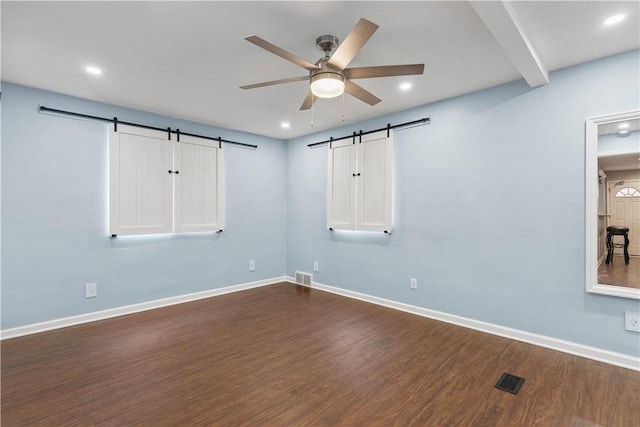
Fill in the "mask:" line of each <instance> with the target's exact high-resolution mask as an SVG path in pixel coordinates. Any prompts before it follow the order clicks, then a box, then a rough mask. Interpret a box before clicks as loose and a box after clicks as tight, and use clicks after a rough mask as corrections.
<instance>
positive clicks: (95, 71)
mask: <svg viewBox="0 0 640 427" xmlns="http://www.w3.org/2000/svg"><path fill="white" fill-rule="evenodd" d="M84 70H85V71H86V72H87V73H89V74H91V75H94V76H99V75H100V74H102V70H101V69H100V68H98V67H94V66H93V65H87V66H86V67H84Z"/></svg>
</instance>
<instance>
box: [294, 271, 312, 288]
mask: <svg viewBox="0 0 640 427" xmlns="http://www.w3.org/2000/svg"><path fill="white" fill-rule="evenodd" d="M296 284H298V285H302V286H311V275H310V274H309V273H302V272H300V271H296Z"/></svg>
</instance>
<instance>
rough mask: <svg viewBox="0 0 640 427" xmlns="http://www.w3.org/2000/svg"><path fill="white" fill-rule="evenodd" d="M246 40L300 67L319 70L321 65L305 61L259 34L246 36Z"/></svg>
mask: <svg viewBox="0 0 640 427" xmlns="http://www.w3.org/2000/svg"><path fill="white" fill-rule="evenodd" d="M245 40H247V41H249V42H251V43H253V44H255V45H256V46H259V47H261V48H263V49H265V50H268V51H269V52H271V53H273V54H275V55H278V56H279V57H280V58H283V59H286V60H287V61H289V62H293V63H294V64H296V65H299V66H300V67H302V68H304V69H306V70H309V71H314V70H319V69H320V67H318V66H317V65H315V64H312V63H311V62H309V61H305V60H304V59H302V58H300V57H298V56H296V55H294V54H293V53H290V52H287V51H286V50H284V49H282V48H279V47H278V46H276V45H274V44H271V43H269V42H268V41H266V40H263V39H261V38H260V37H258V36H249V37H245Z"/></svg>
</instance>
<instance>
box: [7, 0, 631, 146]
mask: <svg viewBox="0 0 640 427" xmlns="http://www.w3.org/2000/svg"><path fill="white" fill-rule="evenodd" d="M485 6H486V5H485ZM639 6H640V2H637V1H630V2H622V1H602V2H592V1H571V2H553V1H540V2H511V3H510V4H509V5H507V6H504V7H506V8H507V9H508V11H510V12H509V16H510V17H511V20H512V21H513V22H512V23H513V24H514V25H513V27H515V28H516V30H517V31H520V33H521V34H522V35H523V36H524V37H523V38H524V40H528V43H526V46H528V48H522V47H517V46H516V49H520V51H519V52H518V54H519V55H520V56H522V55H524V56H525V57H527V55H529V57H535V54H536V53H537V58H538V59H539V62H541V64H539V65H541V67H540V69H541V70H544V69H546V70H548V71H553V70H556V69H558V68H563V67H567V66H570V65H574V64H578V63H582V62H586V61H590V60H594V59H598V58H602V57H605V56H609V55H613V54H616V53H620V52H624V51H628V50H631V49H637V48H639V47H640V15H639ZM474 7H475V8H474ZM498 7H502V6H500V5H498ZM504 7H503V8H504ZM1 8H2V10H1V13H2V68H1V70H2V79H3V80H5V81H8V82H13V83H19V84H24V85H28V86H33V87H37V88H43V89H48V90H52V91H56V92H61V93H66V94H70V95H75V96H79V97H83V98H88V99H93V100H97V101H102V102H107V103H111V104H116V105H121V106H126V107H133V108H138V109H142V110H146V111H151V112H157V113H161V114H166V115H169V116H174V117H179V118H184V119H189V120H193V121H197V122H203V123H208V124H212V125H216V126H221V127H225V128H229V129H238V130H242V131H246V132H252V133H256V134H261V135H266V136H271V137H276V138H283V139H288V138H292V137H297V136H300V135H305V134H310V133H314V132H317V131H320V130H324V129H329V128H333V127H336V126H339V125H341V124H343V123H342V122H341V117H342V113H343V112H344V114H345V122H346V123H348V122H356V121H360V120H364V119H369V118H373V117H377V116H381V115H384V114H388V113H391V112H395V111H401V110H405V109H408V108H411V107H414V106H418V105H423V104H427V103H430V102H433V101H436V100H439V99H444V98H449V97H452V96H456V95H460V94H464V93H468V92H472V91H476V90H479V89H483V88H487V87H491V86H495V85H498V84H501V83H505V82H509V81H513V80H517V79H520V78H522V75H524V73H523V74H521V72H522V69H521V67H519V66H514V65H513V64H516V65H517V62H518V61H517V59H516V57H515V56H514V55H513V52H510V51H509V50H508V49H507V48H504V49H503V46H505V40H504V39H503V40H500V41H497V40H496V38H494V35H493V34H498V33H496V32H495V31H494V30H495V29H496V28H495V27H494V28H492V29H491V30H489V29H488V27H487V25H486V24H485V22H487V21H486V19H485V20H483V19H481V18H480V16H479V15H478V13H480V6H478V5H475V6H474V5H472V4H470V3H469V2H466V1H457V2H453V1H450V2H418V1H411V2H397V1H390V2H387V1H371V2H355V1H353V2H350V1H347V2H345V1H325V2H311V1H304V2H303V1H286V2H269V1H259V2H247V1H232V2H222V1H209V2H205V1H202V2H10V1H2V2H1ZM476 9H478V11H479V12H478V13H476ZM616 13H625V14H626V15H627V16H626V19H625V20H624V21H623V22H622V23H621V24H619V25H617V26H615V27H604V26H603V25H602V22H603V21H604V19H605V18H607V17H608V16H610V15H613V14H616ZM361 17H364V18H366V19H368V20H370V21H373V22H375V23H376V24H378V25H379V26H380V28H379V29H378V31H377V32H376V33H375V34H374V35H373V37H371V39H370V40H369V41H368V43H367V44H366V45H365V46H364V48H363V49H362V50H361V51H360V53H359V54H358V56H356V58H355V59H354V60H353V62H352V63H351V64H350V66H372V65H392V64H410V63H424V64H425V73H424V75H422V76H410V77H385V78H378V79H366V80H359V81H358V84H360V85H361V86H363V87H364V88H366V89H367V90H369V91H371V92H372V93H373V94H375V95H377V96H378V97H379V98H381V99H382V102H380V103H379V104H377V105H376V106H373V107H372V106H369V105H367V104H365V103H363V102H361V101H358V100H356V99H354V98H352V97H350V96H348V95H347V96H345V97H344V100H343V99H342V97H339V98H335V99H330V100H319V101H317V102H316V104H315V106H314V109H313V113H312V112H311V111H299V107H300V104H301V103H302V100H303V99H304V97H305V95H306V93H307V83H306V82H297V83H289V84H285V85H278V86H271V87H264V88H258V89H252V90H248V91H245V90H242V89H239V86H241V85H245V84H250V83H257V82H262V81H267V80H275V79H280V78H286V77H295V76H302V75H305V74H306V71H305V70H303V69H302V68H299V67H297V66H296V65H293V64H291V63H289V62H287V61H285V60H283V59H281V58H279V57H277V56H275V55H273V54H271V53H269V52H267V51H265V50H263V49H260V48H258V47H257V46H255V45H252V44H251V43H249V42H247V41H245V40H244V37H246V36H249V35H253V34H255V35H258V36H260V37H261V38H263V39H266V40H268V41H270V42H271V43H273V44H275V45H278V46H279V47H281V48H283V49H285V50H287V51H289V52H291V53H293V54H295V55H297V56H300V57H302V58H304V59H307V60H308V61H310V62H315V61H316V60H317V59H319V58H320V57H321V56H322V52H321V51H319V50H318V49H317V48H316V47H315V39H316V37H318V36H320V35H323V34H333V35H336V36H337V37H338V38H339V39H340V40H342V39H343V38H344V37H345V36H346V35H347V34H348V33H349V31H350V30H351V28H353V26H354V25H355V23H356V22H357V21H358V19H359V18H361ZM506 41H507V44H508V42H509V40H508V39H507V40H506ZM522 46H525V44H522ZM527 49H529V50H527ZM532 52H533V54H532ZM532 55H533V56H532ZM512 61H514V62H513V63H512ZM88 64H93V65H97V66H99V67H101V68H102V69H103V75H102V76H100V77H93V76H89V75H87V74H86V73H85V72H84V67H85V66H86V65H88ZM405 81H408V82H411V83H412V84H413V89H412V90H411V91H410V92H407V93H405V92H401V91H399V89H398V86H399V84H400V83H401V82H405ZM527 81H529V80H527ZM343 104H344V106H343ZM51 107H53V108H55V107H56V106H55V105H52V106H51ZM312 114H313V121H314V127H311V126H310V123H311V120H312ZM283 120H286V121H289V122H290V123H291V128H290V129H282V128H281V127H280V123H281V121H283Z"/></svg>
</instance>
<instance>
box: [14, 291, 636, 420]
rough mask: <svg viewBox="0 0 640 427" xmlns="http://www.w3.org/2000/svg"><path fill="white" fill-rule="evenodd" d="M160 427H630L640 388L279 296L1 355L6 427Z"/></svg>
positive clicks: (49, 338) (204, 306) (369, 309)
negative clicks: (511, 387) (513, 378)
mask: <svg viewBox="0 0 640 427" xmlns="http://www.w3.org/2000/svg"><path fill="white" fill-rule="evenodd" d="M505 371H506V372H509V373H512V374H515V375H519V376H522V377H524V378H526V382H525V383H524V385H523V387H522V389H521V390H520V393H519V394H518V395H513V394H510V393H507V392H504V391H500V390H498V389H496V388H495V387H494V384H495V383H496V381H497V380H498V379H499V377H500V375H501V374H502V373H503V372H505ZM169 425H171V426H188V425H198V426H200V425H201V426H204V425H207V426H208V425H220V426H307V425H309V426H409V425H413V426H535V425H537V426H624V427H630V426H640V373H639V372H636V371H632V370H628V369H623V368H616V367H613V366H610V365H606V364H603V363H599V362H595V361H591V360H588V359H583V358H580V357H577V356H571V355H568V354H564V353H560V352H556V351H552V350H547V349H544V348H540V347H536V346H532V345H529V344H524V343H520V342H517V341H511V340H508V339H505V338H500V337H497V336H492V335H488V334H484V333H481V332H477V331H473V330H470V329H465V328H462V327H457V326H453V325H449V324H446V323H442V322H438V321H434V320H429V319H425V318H422V317H418V316H414V315H411V314H407V313H403V312H399V311H394V310H391V309H387V308H383V307H379V306H375V305H371V304H368V303H364V302H360V301H355V300H351V299H347V298H343V297H340V296H336V295H332V294H329V293H325V292H321V291H318V290H309V289H307V288H301V287H297V286H295V285H292V284H287V283H283V284H277V285H272V286H267V287H263V288H258V289H253V290H248V291H244V292H238V293H234V294H229V295H224V296H220V297H216V298H210V299H206V300H201V301H196V302H192V303H188V304H181V305H177V306H173V307H167V308H163V309H158V310H152V311H148V312H144V313H139V314H135V315H129V316H124V317H119V318H114V319H108V320H104V321H100V322H94V323H89V324H85V325H80V326H74V327H69V328H65V329H59V330H55V331H50V332H45V333H41V334H36V335H31V336H26V337H21V338H14V339H10V340H6V341H3V342H2V426H3V427H11V426H47V427H49V426H154V427H155V426H169Z"/></svg>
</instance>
